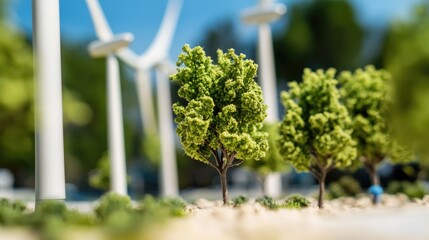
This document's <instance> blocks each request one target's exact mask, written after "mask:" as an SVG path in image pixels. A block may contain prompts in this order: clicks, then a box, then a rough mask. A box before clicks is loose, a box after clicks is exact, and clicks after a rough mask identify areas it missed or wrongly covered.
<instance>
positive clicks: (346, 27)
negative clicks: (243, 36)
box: [274, 0, 364, 81]
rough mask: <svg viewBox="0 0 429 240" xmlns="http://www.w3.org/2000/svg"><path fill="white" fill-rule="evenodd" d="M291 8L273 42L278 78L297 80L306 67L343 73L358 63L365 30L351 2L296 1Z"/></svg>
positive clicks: (338, 0)
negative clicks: (282, 27)
mask: <svg viewBox="0 0 429 240" xmlns="http://www.w3.org/2000/svg"><path fill="white" fill-rule="evenodd" d="M288 7H289V6H288ZM290 7H291V9H290V11H289V10H288V14H286V16H285V17H286V18H287V24H285V25H284V29H283V30H282V31H281V33H280V35H279V36H278V37H276V38H275V39H274V50H275V51H274V52H275V60H276V65H277V67H276V70H277V75H278V77H279V78H280V79H286V80H287V81H290V80H293V79H299V78H300V77H301V75H302V69H304V68H305V67H312V68H325V69H326V68H329V67H334V68H337V69H339V70H343V69H353V68H355V67H356V66H357V64H360V60H361V59H362V55H361V51H362V46H363V40H364V30H363V29H362V27H361V26H360V24H359V22H358V19H357V14H356V11H355V10H354V9H353V6H352V4H351V2H350V1H345V0H336V1H319V0H312V1H298V2H296V3H294V4H291V6H290ZM286 66H287V67H286Z"/></svg>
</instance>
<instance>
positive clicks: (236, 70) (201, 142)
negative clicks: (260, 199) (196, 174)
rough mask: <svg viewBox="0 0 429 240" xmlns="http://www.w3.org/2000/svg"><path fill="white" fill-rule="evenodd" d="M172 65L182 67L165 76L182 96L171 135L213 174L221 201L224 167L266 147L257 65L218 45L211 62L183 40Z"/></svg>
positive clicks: (259, 153)
mask: <svg viewBox="0 0 429 240" xmlns="http://www.w3.org/2000/svg"><path fill="white" fill-rule="evenodd" d="M177 66H179V67H180V66H182V67H181V68H179V69H178V72H177V73H176V74H174V75H172V76H171V79H172V80H176V81H178V82H179V83H180V84H181V87H180V89H179V91H178V94H179V96H180V97H181V98H183V99H184V100H185V101H186V105H182V104H181V103H179V102H177V103H175V104H174V105H173V111H174V113H175V114H176V118H175V122H176V123H177V130H176V131H177V134H178V135H179V137H180V140H181V142H182V145H183V148H184V150H185V153H186V154H187V155H189V156H190V157H191V158H193V159H195V160H199V161H202V162H204V163H206V164H208V165H210V166H211V167H213V168H214V169H216V171H217V172H218V173H219V175H220V182H221V186H222V196H223V202H224V204H226V203H227V202H228V190H227V175H226V174H227V171H228V169H229V168H230V167H233V166H238V165H240V164H241V163H242V162H243V161H245V160H254V159H259V158H261V157H264V156H265V152H266V151H267V149H268V140H267V133H265V132H263V131H262V130H261V128H262V122H263V120H264V119H265V117H266V115H267V114H266V109H267V106H266V105H265V104H264V102H263V97H262V90H261V88H260V87H259V86H258V84H257V83H256V82H255V80H254V78H255V76H256V71H257V65H256V64H255V63H254V62H253V61H252V60H247V59H245V55H243V54H240V55H239V56H237V55H236V54H235V53H234V50H233V49H230V50H228V52H226V53H223V52H222V51H220V50H219V51H218V64H217V65H216V64H213V63H212V60H211V58H210V57H208V56H206V54H205V52H204V50H203V49H202V48H201V47H199V46H197V47H195V48H193V49H191V48H190V47H189V45H185V46H184V47H183V53H181V54H180V55H179V60H178V62H177Z"/></svg>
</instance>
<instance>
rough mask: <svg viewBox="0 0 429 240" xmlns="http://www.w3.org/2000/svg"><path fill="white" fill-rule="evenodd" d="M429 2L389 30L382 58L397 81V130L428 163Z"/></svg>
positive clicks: (395, 83)
mask: <svg viewBox="0 0 429 240" xmlns="http://www.w3.org/2000/svg"><path fill="white" fill-rule="evenodd" d="M428 41H429V5H428V4H427V3H425V4H424V5H422V6H420V7H418V8H416V9H415V12H414V13H413V14H411V17H410V18H407V20H402V21H397V22H396V23H395V24H394V25H392V27H391V28H390V29H389V30H388V32H387V36H386V41H385V45H384V50H383V53H382V57H381V58H382V61H383V63H384V65H385V67H386V68H387V69H388V70H389V71H390V72H391V73H392V78H393V83H394V91H393V94H394V110H395V111H394V114H393V116H394V120H395V122H394V123H395V125H394V127H395V130H396V131H397V132H398V133H399V134H400V136H401V138H402V140H403V142H405V143H407V144H408V145H409V146H411V147H413V148H414V149H415V150H416V151H417V152H416V153H418V155H419V159H420V160H424V161H422V163H424V164H428V163H429V161H428V160H429V151H428V148H427V142H428V140H429V139H428V136H429V124H428V122H429V108H428V107H427V106H428V104H429V74H428V69H429V51H428V46H427V44H426V43H427V42H428Z"/></svg>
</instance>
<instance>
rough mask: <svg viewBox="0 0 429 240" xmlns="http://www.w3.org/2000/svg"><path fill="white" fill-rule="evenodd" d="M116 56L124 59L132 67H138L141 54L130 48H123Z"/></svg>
mask: <svg viewBox="0 0 429 240" xmlns="http://www.w3.org/2000/svg"><path fill="white" fill-rule="evenodd" d="M116 56H118V57H119V59H121V60H122V61H124V62H125V63H126V64H127V65H129V66H130V67H132V68H138V65H137V61H138V58H139V56H137V54H136V53H135V52H133V50H131V49H130V48H128V47H127V48H123V49H120V50H118V51H117V52H116Z"/></svg>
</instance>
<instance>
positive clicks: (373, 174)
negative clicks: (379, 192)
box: [366, 163, 380, 185]
mask: <svg viewBox="0 0 429 240" xmlns="http://www.w3.org/2000/svg"><path fill="white" fill-rule="evenodd" d="M366 169H367V170H368V174H369V177H370V180H371V185H380V180H379V178H378V174H377V168H376V166H375V164H370V163H368V164H366Z"/></svg>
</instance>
